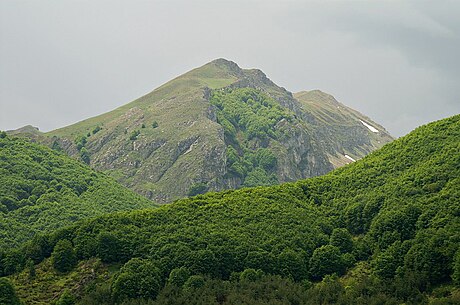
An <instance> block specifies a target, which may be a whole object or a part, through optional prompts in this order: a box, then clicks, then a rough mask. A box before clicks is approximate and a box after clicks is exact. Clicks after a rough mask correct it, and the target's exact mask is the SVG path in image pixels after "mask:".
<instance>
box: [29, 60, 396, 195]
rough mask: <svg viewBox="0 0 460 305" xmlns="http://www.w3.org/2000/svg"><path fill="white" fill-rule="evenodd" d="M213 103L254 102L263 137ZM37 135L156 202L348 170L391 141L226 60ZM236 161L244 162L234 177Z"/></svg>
mask: <svg viewBox="0 0 460 305" xmlns="http://www.w3.org/2000/svg"><path fill="white" fill-rule="evenodd" d="M232 94H233V95H235V96H237V97H238V96H244V95H245V94H246V95H247V94H249V95H251V94H252V95H254V96H255V99H256V101H255V102H254V101H253V100H252V99H251V100H250V101H248V100H244V99H243V100H241V99H240V100H238V99H236V100H235V101H233V100H228V99H230V97H227V95H232ZM216 96H218V98H220V99H227V100H228V105H232V104H231V103H232V102H235V103H239V104H238V105H240V106H245V103H246V104H247V103H253V102H254V103H253V104H252V106H251V107H252V108H251V109H252V110H251V111H252V112H251V113H250V114H251V118H252V120H256V121H257V120H260V121H261V122H262V123H261V124H262V125H263V124H268V125H266V126H265V125H264V126H265V127H267V126H269V130H270V132H269V134H270V135H269V136H254V135H251V134H250V131H248V126H249V125H248V124H253V123H254V122H242V121H241V120H240V121H238V120H239V115H238V119H237V120H233V121H232V120H231V118H230V121H229V122H230V125H231V126H230V125H229V124H227V125H226V124H224V123H223V120H227V119H228V118H227V117H225V115H226V114H225V111H224V110H225V109H224V110H223V109H221V108H219V107H218V106H216V103H215V102H213V101H215V100H216ZM257 98H258V99H259V100H257ZM228 107H231V106H228ZM228 107H227V108H226V110H228ZM260 109H262V110H263V111H262V110H260ZM230 110H231V109H230ZM264 111H265V112H264ZM266 111H272V112H276V114H277V115H278V116H276V117H275V116H273V117H270V118H269V119H267V121H266V122H265V121H264V120H265V119H266V117H264V116H267V115H271V114H265V113H266ZM227 112H228V111H227ZM267 113H270V112H267ZM361 121H364V122H366V124H369V125H370V126H373V127H375V128H376V129H377V130H378V132H373V131H371V130H370V129H369V128H368V127H366V126H365V125H364V124H363V123H362V122H361ZM262 127H263V126H262ZM229 130H231V131H232V132H233V134H232V136H229ZM42 135H43V137H38V138H37V139H38V141H41V142H45V143H47V144H48V145H50V146H51V145H55V146H57V147H59V148H60V149H62V150H64V151H66V152H67V153H68V154H69V155H71V156H74V157H76V158H81V159H82V160H84V161H86V162H89V164H90V165H91V166H93V167H94V168H96V169H98V170H101V171H104V172H106V173H108V174H110V175H111V176H113V177H114V178H116V179H117V180H118V181H120V182H121V183H122V184H124V185H126V186H128V187H130V188H132V189H133V190H135V191H136V192H138V193H140V194H143V195H144V196H146V197H148V198H150V199H152V200H155V201H157V202H159V203H167V202H171V201H173V200H175V199H178V198H181V197H184V196H187V195H189V194H196V193H201V192H203V191H218V190H222V189H228V188H238V187H241V186H252V185H258V184H271V183H278V182H285V181H294V180H297V179H301V178H306V177H312V176H317V175H321V174H325V173H327V172H329V171H330V170H332V169H333V168H335V167H338V166H341V165H344V164H346V163H349V162H351V160H350V159H349V158H347V157H345V155H348V156H350V157H351V158H353V159H359V158H361V157H363V156H365V155H366V154H368V153H369V152H371V151H372V150H375V149H377V148H379V147H381V146H383V145H384V144H385V143H388V142H389V141H391V140H392V138H391V136H390V135H389V134H388V133H387V132H386V131H385V129H384V128H383V127H382V126H380V125H378V124H376V123H375V122H373V121H371V120H370V119H369V118H367V117H365V116H363V115H361V114H360V113H358V112H357V111H354V110H352V109H349V108H347V107H346V106H344V105H342V104H340V103H338V102H337V101H335V99H334V98H333V97H332V96H330V95H328V94H325V93H322V92H320V91H310V92H300V93H297V94H292V93H291V92H289V91H287V90H286V89H284V88H281V87H278V86H277V85H276V84H274V83H273V82H272V81H271V80H270V79H268V78H267V76H266V75H265V74H264V73H263V72H262V71H260V70H255V69H253V70H245V69H241V68H240V67H238V65H237V64H236V63H234V62H231V61H227V60H225V59H217V60H215V61H212V62H210V63H208V64H206V65H204V66H202V67H200V68H197V69H195V70H192V71H190V72H188V73H186V74H184V75H182V76H180V77H178V78H176V79H174V80H172V81H170V82H168V83H166V84H164V85H163V86H161V87H159V88H157V89H155V90H154V91H152V92H151V93H149V94H147V95H145V96H143V97H141V98H139V99H137V100H135V101H133V102H131V103H129V104H127V105H125V106H122V107H120V108H118V109H115V110H113V111H111V112H108V113H106V114H103V115H100V116H97V117H94V118H90V119H87V120H85V121H82V122H79V123H76V124H74V125H71V126H68V127H64V128H61V129H58V130H55V131H52V132H49V133H45V134H42ZM43 138H46V140H44V139H43ZM230 151H235V152H236V153H233V155H232V154H231V153H230ZM261 158H262V159H264V158H265V159H267V158H268V159H267V160H271V161H270V162H272V163H270V164H269V163H266V162H265V161H263V160H261ZM265 159H264V160H265ZM235 160H236V161H235ZM235 162H239V163H238V164H240V163H241V164H240V165H239V167H238V168H237V169H236V164H237V163H235ZM251 162H252V163H251ZM264 162H265V163H264ZM267 164H268V165H267ZM232 166H233V167H232ZM264 179H265V180H264ZM258 181H259V182H258Z"/></svg>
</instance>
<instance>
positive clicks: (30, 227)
mask: <svg viewBox="0 0 460 305" xmlns="http://www.w3.org/2000/svg"><path fill="white" fill-rule="evenodd" d="M152 206H154V204H153V203H152V202H151V201H149V200H147V199H145V198H143V197H141V196H139V195H137V194H135V193H133V192H132V191H130V190H128V189H126V188H125V187H123V186H121V185H120V184H118V183H117V182H116V181H114V180H113V179H112V178H110V177H108V176H107V175H105V174H102V173H98V172H96V171H94V170H93V169H91V168H90V167H88V166H87V165H85V164H83V163H81V162H78V161H76V160H74V159H72V158H70V157H68V156H67V155H65V154H63V153H58V152H56V151H54V150H52V149H50V148H48V147H45V146H42V145H38V144H34V143H30V142H29V141H27V140H24V139H19V138H13V137H10V136H6V135H5V134H4V133H1V136H0V249H8V248H13V247H15V246H17V245H19V244H20V243H21V242H24V241H26V240H29V239H31V238H32V237H33V236H34V235H35V234H37V233H39V232H42V233H44V232H48V231H50V230H55V229H57V228H61V227H62V226H66V225H69V224H72V223H73V222H75V221H77V220H79V219H82V218H89V217H94V216H97V215H101V214H103V213H108V212H114V211H124V210H133V209H139V208H145V207H152Z"/></svg>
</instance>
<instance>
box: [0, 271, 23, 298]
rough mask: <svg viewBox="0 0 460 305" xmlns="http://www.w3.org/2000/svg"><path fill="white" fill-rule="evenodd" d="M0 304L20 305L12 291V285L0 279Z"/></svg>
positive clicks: (14, 291)
mask: <svg viewBox="0 0 460 305" xmlns="http://www.w3.org/2000/svg"><path fill="white" fill-rule="evenodd" d="M0 304H2V305H20V304H21V303H20V301H19V298H18V296H17V294H16V290H15V289H14V286H13V283H11V281H10V280H9V279H8V278H6V277H2V278H0Z"/></svg>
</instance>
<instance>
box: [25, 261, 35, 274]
mask: <svg viewBox="0 0 460 305" xmlns="http://www.w3.org/2000/svg"><path fill="white" fill-rule="evenodd" d="M26 267H27V269H28V272H29V278H31V279H33V278H35V276H36V275H37V272H36V271H35V264H34V261H33V260H31V259H29V260H28V261H27V263H26Z"/></svg>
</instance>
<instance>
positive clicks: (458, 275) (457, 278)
mask: <svg viewBox="0 0 460 305" xmlns="http://www.w3.org/2000/svg"><path fill="white" fill-rule="evenodd" d="M452 269H453V273H452V279H453V280H454V283H455V284H456V285H457V286H460V249H459V250H458V251H457V253H456V254H455V257H454V266H453V268H452Z"/></svg>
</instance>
